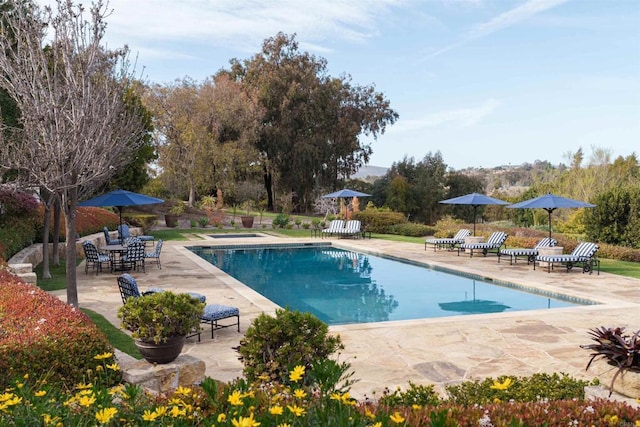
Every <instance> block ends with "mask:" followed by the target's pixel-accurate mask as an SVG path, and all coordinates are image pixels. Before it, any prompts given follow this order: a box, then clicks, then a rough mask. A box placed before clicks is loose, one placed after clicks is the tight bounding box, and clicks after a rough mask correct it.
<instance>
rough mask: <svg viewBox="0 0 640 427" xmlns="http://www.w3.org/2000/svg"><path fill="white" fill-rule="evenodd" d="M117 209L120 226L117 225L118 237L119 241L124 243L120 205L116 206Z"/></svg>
mask: <svg viewBox="0 0 640 427" xmlns="http://www.w3.org/2000/svg"><path fill="white" fill-rule="evenodd" d="M118 211H119V212H120V227H118V238H119V239H120V243H124V242H123V241H122V206H118Z"/></svg>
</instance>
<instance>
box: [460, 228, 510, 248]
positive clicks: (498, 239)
mask: <svg viewBox="0 0 640 427" xmlns="http://www.w3.org/2000/svg"><path fill="white" fill-rule="evenodd" d="M505 240H507V234H506V233H504V232H502V231H496V232H494V233H493V234H491V236H489V240H487V241H486V242H483V243H465V244H463V245H460V247H461V248H463V249H486V248H499V247H500V246H502V244H503V243H504V241H505Z"/></svg>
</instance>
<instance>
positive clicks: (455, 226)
mask: <svg viewBox="0 0 640 427" xmlns="http://www.w3.org/2000/svg"><path fill="white" fill-rule="evenodd" d="M463 226H464V221H462V220H460V219H455V218H453V217H452V216H445V217H443V218H441V219H439V220H438V222H436V224H435V228H436V231H435V232H434V233H433V235H434V236H435V237H438V238H442V239H449V238H451V237H453V236H455V235H456V233H457V232H458V230H460V228H462V227H463Z"/></svg>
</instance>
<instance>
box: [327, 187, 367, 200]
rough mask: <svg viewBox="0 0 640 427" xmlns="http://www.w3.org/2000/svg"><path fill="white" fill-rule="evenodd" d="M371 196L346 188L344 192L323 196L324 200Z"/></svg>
mask: <svg viewBox="0 0 640 427" xmlns="http://www.w3.org/2000/svg"><path fill="white" fill-rule="evenodd" d="M370 196H371V194H367V193H361V192H359V191H355V190H350V189H348V188H344V189H342V190H339V191H336V192H333V193H329V194H325V195H324V196H322V198H323V199H344V198H349V197H370Z"/></svg>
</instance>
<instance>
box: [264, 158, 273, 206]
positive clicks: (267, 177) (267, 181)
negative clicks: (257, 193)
mask: <svg viewBox="0 0 640 427" xmlns="http://www.w3.org/2000/svg"><path fill="white" fill-rule="evenodd" d="M263 171H264V172H263V176H264V189H265V190H266V191H267V210H268V211H273V178H272V176H271V172H269V171H268V170H267V166H266V165H265V166H264V169H263Z"/></svg>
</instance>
